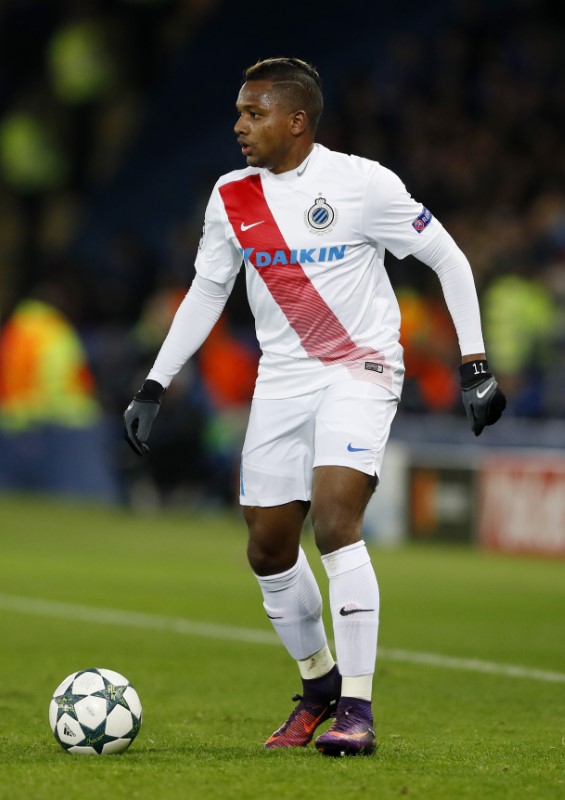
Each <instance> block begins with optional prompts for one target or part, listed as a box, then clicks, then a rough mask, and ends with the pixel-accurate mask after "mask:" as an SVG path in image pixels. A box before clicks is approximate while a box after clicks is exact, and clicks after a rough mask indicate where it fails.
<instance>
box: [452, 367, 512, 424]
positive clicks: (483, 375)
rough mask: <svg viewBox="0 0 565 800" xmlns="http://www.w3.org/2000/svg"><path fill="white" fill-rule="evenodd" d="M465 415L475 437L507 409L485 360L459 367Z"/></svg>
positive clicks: (501, 393) (502, 395)
mask: <svg viewBox="0 0 565 800" xmlns="http://www.w3.org/2000/svg"><path fill="white" fill-rule="evenodd" d="M459 373H460V375H461V392H462V395H463V405H464V406H465V413H466V414H467V419H468V420H469V423H470V425H471V430H472V431H473V433H474V434H475V436H479V434H480V433H482V431H483V428H484V427H485V426H486V425H494V423H495V422H496V421H497V420H499V419H500V417H501V415H502V412H503V411H504V409H505V408H506V397H505V396H504V393H503V392H502V391H501V390H500V389H499V388H498V384H497V382H496V380H495V379H494V376H493V374H492V372H490V371H489V368H488V363H487V361H485V360H484V359H481V360H477V361H468V362H467V363H466V364H461V366H460V367H459Z"/></svg>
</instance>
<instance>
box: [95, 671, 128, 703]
mask: <svg viewBox="0 0 565 800" xmlns="http://www.w3.org/2000/svg"><path fill="white" fill-rule="evenodd" d="M103 681H104V688H103V689H101V690H100V691H99V692H93V693H92V696H93V697H103V698H104V699H105V700H106V706H107V708H108V709H110V708H111V707H112V706H114V705H116V703H119V705H121V706H123V707H124V708H128V709H129V706H128V704H127V702H126V699H125V697H124V692H125V690H126V689H127V688H128V687H127V686H114V684H113V683H111V682H110V681H109V680H107V679H106V678H103Z"/></svg>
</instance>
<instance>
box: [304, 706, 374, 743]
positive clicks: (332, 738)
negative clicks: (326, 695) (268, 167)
mask: <svg viewBox="0 0 565 800" xmlns="http://www.w3.org/2000/svg"><path fill="white" fill-rule="evenodd" d="M376 746H377V737H376V736H375V731H374V730H373V713H372V711H371V704H370V703H369V702H367V701H366V700H359V699H358V698H356V697H342V698H341V700H340V701H339V704H338V707H337V711H336V715H335V721H334V722H333V724H332V725H331V726H330V727H329V728H328V730H327V731H326V732H325V733H323V734H322V735H321V736H318V738H317V739H316V749H317V750H318V751H319V752H320V753H323V755H325V756H370V755H371V754H372V753H374V752H375V749H376Z"/></svg>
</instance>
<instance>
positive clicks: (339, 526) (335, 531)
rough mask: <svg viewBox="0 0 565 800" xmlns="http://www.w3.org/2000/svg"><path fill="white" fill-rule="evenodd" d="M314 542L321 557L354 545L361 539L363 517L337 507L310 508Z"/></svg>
mask: <svg viewBox="0 0 565 800" xmlns="http://www.w3.org/2000/svg"><path fill="white" fill-rule="evenodd" d="M312 527H313V528H314V540H315V542H316V546H317V548H318V550H319V551H320V553H321V554H322V555H327V554H328V553H333V552H334V551H335V550H339V549H340V548H341V547H346V546H347V545H349V544H354V543H355V542H358V541H359V540H360V539H361V538H362V528H363V516H362V515H361V516H358V515H352V514H351V513H349V512H348V510H347V509H343V508H340V507H339V506H335V505H334V506H330V507H329V508H327V509H325V508H321V509H316V508H314V506H313V507H312Z"/></svg>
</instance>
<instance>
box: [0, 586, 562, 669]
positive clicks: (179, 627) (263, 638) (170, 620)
mask: <svg viewBox="0 0 565 800" xmlns="http://www.w3.org/2000/svg"><path fill="white" fill-rule="evenodd" d="M0 611H14V612H16V613H21V614H32V615H34V616H43V617H54V618H57V619H65V620H80V621H81V622H93V623H97V624H103V625H121V626H123V627H126V628H142V629H144V630H156V631H170V632H172V633H181V634H187V635H190V636H203V637H206V638H209V639H224V640H231V641H234V642H249V643H251V644H268V645H280V640H279V638H278V637H277V636H276V635H275V634H274V633H271V632H269V631H259V630H255V629H253V628H238V627H235V626H232V625H217V624H215V623H213V622H194V621H192V620H189V619H184V618H182V617H165V616H160V615H158V614H144V613H142V612H139V611H122V610H119V609H113V608H97V607H94V606H84V605H79V604H76V603H63V602H60V601H58V600H43V599H40V598H35V597H19V596H17V595H9V594H0ZM379 658H382V659H383V660H386V661H398V662H401V663H408V664H422V665H425V666H431V667H441V668H447V669H459V670H466V671H469V672H484V673H489V674H491V675H504V676H506V677H509V678H525V679H528V680H535V681H542V682H544V683H565V673H563V672H549V671H547V670H542V669H532V668H530V667H521V666H518V665H514V664H496V663H495V662H492V661H482V660H480V659H476V658H452V657H450V656H443V655H440V654H439V653H419V652H416V651H412V650H397V649H392V648H388V647H379Z"/></svg>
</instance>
